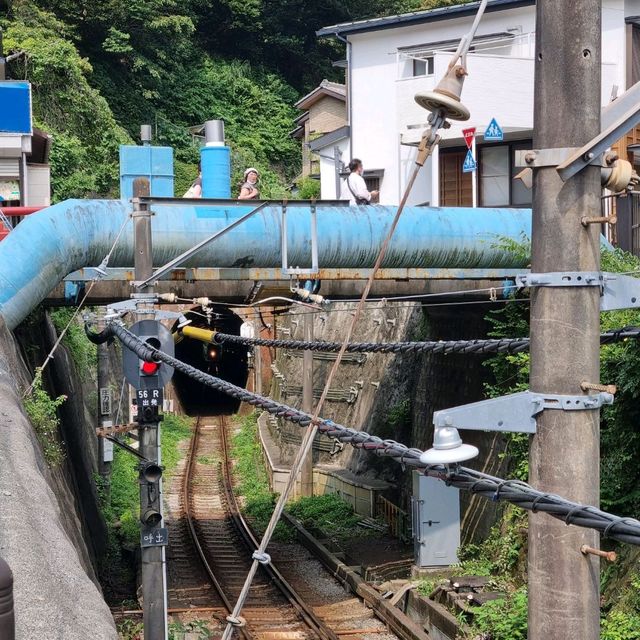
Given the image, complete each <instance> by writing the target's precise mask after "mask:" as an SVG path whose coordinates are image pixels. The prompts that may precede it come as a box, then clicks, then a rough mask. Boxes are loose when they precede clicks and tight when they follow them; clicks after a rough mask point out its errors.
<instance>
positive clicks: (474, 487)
mask: <svg viewBox="0 0 640 640" xmlns="http://www.w3.org/2000/svg"><path fill="white" fill-rule="evenodd" d="M85 330H86V331H87V335H88V336H89V338H90V339H91V340H92V341H93V342H95V343H99V342H101V341H106V340H108V339H109V338H110V337H111V336H114V335H115V336H116V337H117V338H118V339H119V340H120V341H121V342H122V344H123V345H124V346H125V347H127V348H129V349H131V350H132V351H134V353H136V354H137V355H138V356H139V357H140V358H142V359H144V360H148V361H149V362H152V361H154V362H165V363H166V364H168V365H170V366H172V367H175V368H176V369H177V370H178V371H182V372H183V373H184V374H186V375H188V376H189V377H191V378H193V379H194V380H197V381H198V382H201V383H202V384H204V385H206V386H208V387H210V388H212V389H216V390H217V391H221V392H222V393H225V394H227V395H230V396H232V397H234V398H236V399H239V400H241V401H243V402H247V403H248V404H251V405H253V406H256V407H260V408H261V409H264V410H266V411H268V412H269V413H271V414H273V415H276V416H279V417H281V418H283V419H284V420H288V421H289V422H293V423H296V424H298V425H300V426H302V427H306V426H308V425H309V424H311V423H313V424H315V425H316V426H317V427H318V431H320V432H321V433H323V434H325V435H326V436H328V437H330V438H334V439H336V440H339V441H341V442H345V443H348V444H350V445H351V446H352V447H354V448H358V449H364V450H365V451H369V452H371V453H373V454H375V455H378V456H381V457H387V458H391V459H393V460H396V461H397V462H399V463H400V464H402V465H404V466H406V467H414V468H417V469H420V470H422V471H423V473H425V474H427V475H429V476H433V477H436V478H439V479H440V480H443V481H444V482H446V483H447V484H449V485H452V486H455V487H458V488H460V489H466V490H468V491H470V492H471V493H477V494H479V495H482V496H484V497H486V498H488V499H489V500H492V501H497V500H507V501H509V502H511V503H513V504H516V505H517V506H520V507H522V508H523V509H527V510H530V511H533V512H535V511H542V512H544V513H547V514H549V515H551V516H552V517H554V518H558V519H560V520H563V521H564V522H565V523H566V524H573V525H576V526H579V527H586V528H591V529H596V530H598V531H600V532H601V533H602V534H603V535H604V537H605V538H607V537H608V538H611V539H613V540H619V541H620V542H627V543H629V544H634V545H640V521H638V520H636V519H634V518H624V517H620V516H616V515H614V514H611V513H607V512H606V511H601V510H600V509H598V508H597V507H594V506H591V505H584V504H579V503H576V502H573V501H571V500H567V499H566V498H564V497H562V496H558V495H554V494H547V493H544V492H542V491H538V490H536V489H534V488H533V487H531V486H530V485H528V484H526V483H524V482H520V481H518V480H504V479H502V478H496V477H493V476H490V475H488V474H485V473H482V472H480V471H475V470H473V469H468V468H466V467H460V466H458V465H453V466H446V465H427V464H425V463H423V462H421V460H420V457H421V455H422V453H423V452H422V451H421V450H420V449H415V448H410V447H407V446H406V445H403V444H402V443H400V442H396V441H395V440H382V439H381V438H379V437H377V436H373V435H371V434H369V433H367V432H366V431H358V430H356V429H352V428H350V427H345V426H343V425H341V424H337V423H335V422H333V421H332V420H327V419H324V418H319V417H318V418H315V417H314V416H311V415H309V414H307V413H305V412H303V411H300V410H299V409H296V408H295V407H291V406H289V405H286V404H283V403H281V402H277V401H276V400H272V399H271V398H267V397H264V396H261V395H258V394H256V393H252V392H250V391H247V390H246V389H243V388H241V387H237V386H235V385H233V384H231V383H230V382H227V381H226V380H222V379H220V378H216V377H215V376H210V375H209V374H206V373H204V372H203V371H200V370H199V369H196V368H195V367H192V366H191V365H189V364H187V363H185V362H182V361H180V360H178V359H176V358H173V357H171V356H170V355H168V354H166V353H163V352H162V351H159V350H158V349H155V348H152V347H150V346H149V345H148V344H147V343H145V342H142V341H141V340H140V339H139V338H138V337H137V336H134V335H133V334H132V333H131V332H130V331H128V330H127V329H126V328H125V327H124V326H122V325H119V324H115V323H111V324H110V325H109V326H108V327H107V328H106V329H104V330H103V331H102V332H101V333H100V334H95V333H93V332H91V331H90V330H89V329H88V328H86V329H85Z"/></svg>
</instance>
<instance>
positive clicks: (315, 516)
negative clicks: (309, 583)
mask: <svg viewBox="0 0 640 640" xmlns="http://www.w3.org/2000/svg"><path fill="white" fill-rule="evenodd" d="M236 421H237V423H238V424H239V426H240V429H239V430H238V432H237V433H236V435H235V436H234V437H233V439H232V444H231V457H232V458H233V459H234V461H235V465H234V469H233V473H234V477H235V479H236V493H237V494H238V495H240V496H242V497H243V498H244V503H245V507H244V511H245V513H246V515H247V516H248V517H249V518H250V519H251V522H252V525H253V527H254V528H255V529H256V531H257V532H258V533H259V534H260V535H262V533H263V532H264V530H265V529H266V527H267V524H268V523H269V519H270V518H271V514H272V513H273V509H274V506H275V503H276V499H277V494H275V493H273V492H272V491H271V489H270V488H269V475H268V473H267V469H266V466H265V462H264V459H263V456H262V447H261V445H260V441H259V438H258V413H256V412H254V413H253V414H251V415H249V416H247V417H244V418H237V419H236ZM287 512H288V513H290V514H291V515H292V516H294V517H295V518H297V519H298V520H300V521H301V522H302V524H303V525H304V526H306V527H311V528H314V529H320V530H322V532H323V534H325V535H327V536H329V537H330V538H332V539H334V540H336V541H340V540H346V539H351V538H354V537H371V536H372V535H376V534H375V532H372V531H371V530H369V529H363V528H362V527H359V526H358V522H359V521H360V519H361V518H360V516H358V515H356V514H355V513H354V511H353V509H352V507H351V506H350V505H348V504H347V503H346V502H344V501H343V500H342V499H341V498H340V497H339V496H338V495H337V494H335V493H332V494H326V495H322V496H311V497H303V498H299V499H298V500H295V501H293V502H289V503H288V504H287ZM293 537H294V533H293V531H292V530H291V528H290V527H288V526H287V525H286V524H285V523H284V522H279V523H278V525H277V527H276V531H275V539H278V540H282V541H286V540H292V539H293Z"/></svg>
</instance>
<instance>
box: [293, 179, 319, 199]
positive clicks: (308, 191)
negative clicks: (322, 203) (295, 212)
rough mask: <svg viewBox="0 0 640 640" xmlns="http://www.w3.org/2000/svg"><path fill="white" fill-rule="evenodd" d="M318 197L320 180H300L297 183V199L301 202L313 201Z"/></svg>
mask: <svg viewBox="0 0 640 640" xmlns="http://www.w3.org/2000/svg"><path fill="white" fill-rule="evenodd" d="M319 197H320V180H315V179H314V178H302V180H300V181H298V198H300V199H301V200H313V199H317V198H319Z"/></svg>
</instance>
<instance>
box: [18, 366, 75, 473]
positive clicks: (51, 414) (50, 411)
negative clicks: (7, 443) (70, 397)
mask: <svg viewBox="0 0 640 640" xmlns="http://www.w3.org/2000/svg"><path fill="white" fill-rule="evenodd" d="M66 399H67V396H58V397H57V398H52V397H51V396H50V395H49V394H48V393H47V390H46V389H45V388H44V387H43V386H42V371H41V370H40V369H37V370H36V375H35V377H34V379H33V384H32V386H31V392H30V393H29V395H27V396H26V398H25V399H24V410H25V411H26V412H27V415H28V416H29V420H30V421H31V424H32V425H33V428H34V430H35V432H36V436H37V437H38V441H39V442H40V446H41V447H42V453H43V454H44V459H45V460H46V462H47V464H48V465H49V466H50V467H58V466H60V465H61V464H62V461H63V460H64V448H63V446H62V443H61V442H60V435H59V433H58V428H59V426H60V420H59V418H58V415H57V410H58V407H59V406H60V405H61V404H62V403H63V402H64V401H65V400H66Z"/></svg>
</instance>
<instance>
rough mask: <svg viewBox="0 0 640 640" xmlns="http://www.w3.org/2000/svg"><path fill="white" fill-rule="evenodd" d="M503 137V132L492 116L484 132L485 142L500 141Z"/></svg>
mask: <svg viewBox="0 0 640 640" xmlns="http://www.w3.org/2000/svg"><path fill="white" fill-rule="evenodd" d="M503 139H504V134H503V133H502V128H501V127H500V125H499V124H498V121H497V120H496V119H495V118H492V119H491V122H490V123H489V126H488V127H487V128H486V129H485V132H484V140H485V142H502V140H503Z"/></svg>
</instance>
